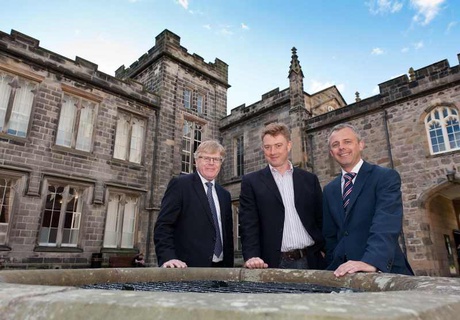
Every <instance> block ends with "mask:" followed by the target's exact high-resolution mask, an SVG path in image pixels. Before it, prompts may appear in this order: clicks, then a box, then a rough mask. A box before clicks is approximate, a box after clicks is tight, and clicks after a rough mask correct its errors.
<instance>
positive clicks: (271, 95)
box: [221, 88, 289, 129]
mask: <svg viewBox="0 0 460 320" xmlns="http://www.w3.org/2000/svg"><path fill="white" fill-rule="evenodd" d="M288 101H289V88H288V89H285V90H282V91H280V90H279V88H275V89H273V90H270V91H268V92H266V93H264V94H262V99H261V100H259V101H257V102H255V103H253V104H251V105H249V106H246V104H242V105H240V106H238V107H236V108H233V109H232V110H231V111H230V115H228V116H226V117H225V118H223V119H222V120H221V129H222V128H224V127H226V126H227V125H233V124H235V123H238V122H240V121H242V120H244V119H246V118H248V117H254V116H255V115H257V114H260V113H263V112H266V111H268V110H270V109H272V108H274V107H277V106H279V105H281V104H282V103H286V102H288Z"/></svg>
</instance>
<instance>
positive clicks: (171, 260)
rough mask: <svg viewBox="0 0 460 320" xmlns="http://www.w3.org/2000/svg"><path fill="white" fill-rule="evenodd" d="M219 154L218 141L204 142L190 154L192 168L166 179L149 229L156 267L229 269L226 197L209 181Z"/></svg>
mask: <svg viewBox="0 0 460 320" xmlns="http://www.w3.org/2000/svg"><path fill="white" fill-rule="evenodd" d="M224 156H225V150H224V147H223V146H222V145H221V144H220V143H218V142H217V141H214V140H209V141H204V142H202V143H201V144H200V145H199V146H198V148H197V149H196V152H195V154H194V158H195V165H196V169H197V171H196V172H195V173H191V174H187V175H181V176H179V177H177V178H173V179H172V180H171V181H170V183H169V185H168V187H167V189H166V192H165V194H164V196H163V200H162V201H161V209H160V213H159V214H158V219H157V221H156V224H155V230H154V242H155V251H156V255H157V259H158V265H159V266H162V267H164V268H186V267H233V263H234V262H233V258H234V252H233V219H232V208H231V197H230V193H229V192H228V191H227V190H225V189H224V188H222V187H221V186H220V185H218V184H217V183H216V181H215V179H216V177H217V175H218V174H219V171H220V168H221V166H222V162H223V161H224Z"/></svg>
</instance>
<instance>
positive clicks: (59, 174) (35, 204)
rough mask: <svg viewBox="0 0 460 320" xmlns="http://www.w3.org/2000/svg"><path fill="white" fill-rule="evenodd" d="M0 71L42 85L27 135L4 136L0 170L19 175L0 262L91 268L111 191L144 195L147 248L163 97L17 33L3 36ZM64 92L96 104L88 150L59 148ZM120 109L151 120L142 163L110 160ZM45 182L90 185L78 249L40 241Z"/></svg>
mask: <svg viewBox="0 0 460 320" xmlns="http://www.w3.org/2000/svg"><path fill="white" fill-rule="evenodd" d="M0 70H1V71H2V72H6V73H7V74H11V75H13V76H19V77H21V78H27V79H31V80H33V81H36V83H37V89H36V92H35V100H34V103H33V107H32V114H31V120H30V125H29V131H28V134H27V136H26V137H25V138H22V137H16V136H11V135H8V134H5V133H1V134H0V159H1V160H0V173H1V174H2V175H6V176H10V177H13V178H14V179H18V180H17V181H18V182H17V184H16V186H15V188H14V193H15V197H14V204H13V210H12V214H11V216H10V221H9V235H8V239H7V240H6V242H4V245H2V246H0V257H1V259H0V260H2V261H1V262H2V263H1V264H2V265H4V266H8V267H27V268H29V267H56V268H60V267H81V266H88V265H89V262H90V257H91V254H92V253H94V252H100V250H101V247H102V241H103V234H104V227H105V215H106V211H107V198H106V196H107V190H108V189H112V190H115V189H116V190H121V191H123V192H134V193H136V194H138V195H139V196H140V198H141V201H140V208H139V221H138V222H137V228H136V230H135V231H136V236H137V237H136V238H137V240H136V242H135V249H136V250H145V243H146V239H147V234H148V229H147V227H148V223H147V220H148V219H147V218H146V217H148V211H147V208H148V207H151V204H149V190H150V185H151V180H150V177H151V168H152V165H153V163H152V161H153V150H154V145H155V139H156V132H155V123H156V112H158V109H159V101H160V100H159V97H158V96H157V95H154V94H153V93H151V92H149V91H146V90H145V87H144V86H142V85H141V84H139V83H136V82H134V81H131V82H129V83H128V82H125V81H121V80H119V79H116V78H114V77H111V76H109V75H107V74H104V73H102V72H100V71H98V70H97V65H95V64H93V63H90V62H88V61H86V60H84V59H81V58H78V57H77V59H76V60H75V61H73V60H70V59H68V58H65V57H63V56H60V55H58V54H55V53H53V52H50V51H48V50H46V49H43V48H41V47H40V46H39V42H38V40H36V39H33V38H31V37H29V36H26V35H23V34H21V33H19V32H16V31H12V32H11V35H8V34H5V33H0ZM64 93H67V94H72V95H74V96H78V97H82V98H84V99H87V100H89V101H93V102H94V103H96V105H97V107H96V121H95V126H94V131H93V143H92V147H91V150H90V152H84V151H80V150H76V149H72V148H67V147H62V146H59V145H56V133H57V131H58V130H57V129H58V123H59V116H60V113H61V107H62V100H63V95H64ZM119 110H126V111H128V112H132V113H134V114H138V115H141V116H142V117H143V118H144V119H145V121H146V122H147V125H146V132H145V153H144V156H143V159H142V162H141V164H139V165H133V164H132V163H128V162H127V161H121V160H117V159H114V158H113V149H114V141H115V132H116V122H117V112H118V111H119ZM48 181H61V182H69V183H74V184H77V185H83V186H85V187H86V191H85V194H84V196H85V202H84V205H83V210H82V212H83V214H82V218H81V226H80V232H79V241H78V244H77V247H66V248H63V247H42V246H40V245H39V244H38V235H39V230H40V227H41V223H42V219H43V210H44V206H45V197H46V193H47V189H46V185H47V182H48Z"/></svg>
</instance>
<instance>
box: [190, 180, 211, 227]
mask: <svg viewBox="0 0 460 320" xmlns="http://www.w3.org/2000/svg"><path fill="white" fill-rule="evenodd" d="M193 189H194V190H195V193H196V195H197V198H198V200H199V201H200V203H201V205H202V206H203V209H204V212H205V213H206V216H207V217H208V219H209V222H211V224H212V225H213V226H214V221H213V219H212V213H211V208H210V207H209V202H208V197H207V196H206V192H205V191H204V186H203V183H202V182H201V179H200V176H199V175H198V173H196V172H195V173H194V177H193Z"/></svg>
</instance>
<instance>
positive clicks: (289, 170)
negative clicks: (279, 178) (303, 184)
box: [268, 160, 294, 173]
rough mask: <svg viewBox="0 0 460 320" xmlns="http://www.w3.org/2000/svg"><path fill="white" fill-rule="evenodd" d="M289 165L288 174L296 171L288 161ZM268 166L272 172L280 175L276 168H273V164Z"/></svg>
mask: <svg viewBox="0 0 460 320" xmlns="http://www.w3.org/2000/svg"><path fill="white" fill-rule="evenodd" d="M288 163H289V169H287V170H286V172H292V171H293V170H294V167H293V166H292V163H291V161H289V160H288ZM268 166H269V167H270V171H271V172H276V173H279V171H278V170H277V169H276V168H275V167H273V166H272V165H271V164H268Z"/></svg>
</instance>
